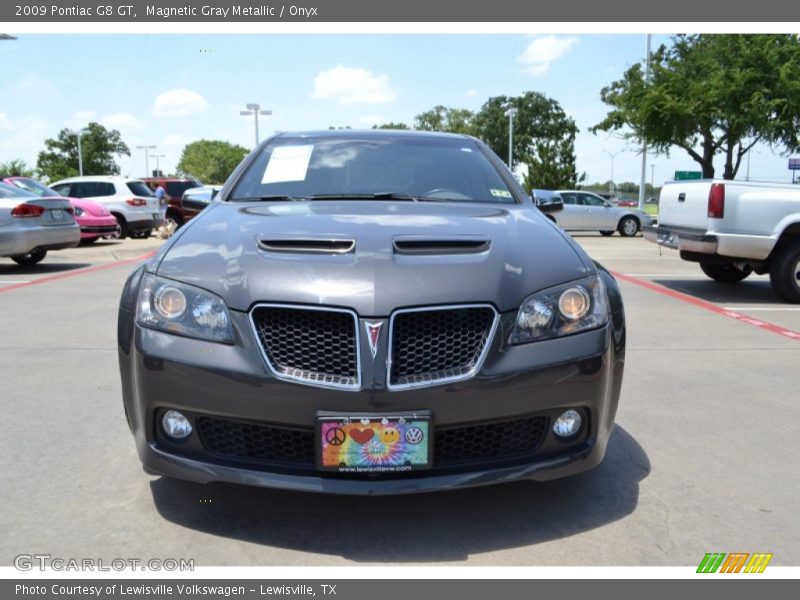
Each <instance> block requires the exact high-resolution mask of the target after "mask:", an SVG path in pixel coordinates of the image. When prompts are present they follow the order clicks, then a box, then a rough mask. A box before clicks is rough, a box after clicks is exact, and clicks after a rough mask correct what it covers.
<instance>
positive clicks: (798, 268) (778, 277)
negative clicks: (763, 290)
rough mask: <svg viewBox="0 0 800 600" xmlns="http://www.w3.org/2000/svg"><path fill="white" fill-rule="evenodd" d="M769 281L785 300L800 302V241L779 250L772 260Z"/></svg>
mask: <svg viewBox="0 0 800 600" xmlns="http://www.w3.org/2000/svg"><path fill="white" fill-rule="evenodd" d="M769 282H770V283H771V284H772V289H773V290H775V292H776V293H777V294H778V295H780V296H782V297H783V299H784V300H786V301H788V302H792V303H794V304H798V303H800V242H795V243H794V244H790V245H787V246H784V247H783V248H782V249H781V250H779V251H778V253H777V254H776V255H775V257H774V258H773V259H772V261H771V262H770V267H769Z"/></svg>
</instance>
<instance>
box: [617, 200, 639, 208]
mask: <svg viewBox="0 0 800 600" xmlns="http://www.w3.org/2000/svg"><path fill="white" fill-rule="evenodd" d="M614 205H615V206H621V207H622V208H637V207H638V206H639V201H638V200H627V199H626V198H620V199H618V200H617V201H616V202H614Z"/></svg>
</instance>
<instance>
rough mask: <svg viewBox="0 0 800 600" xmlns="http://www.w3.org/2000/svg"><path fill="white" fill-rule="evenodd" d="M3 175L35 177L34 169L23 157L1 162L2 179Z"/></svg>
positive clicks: (0, 172) (0, 175)
mask: <svg viewBox="0 0 800 600" xmlns="http://www.w3.org/2000/svg"><path fill="white" fill-rule="evenodd" d="M3 177H33V169H29V168H28V165H27V164H26V163H25V161H24V160H22V159H21V158H15V159H13V160H10V161H8V162H4V163H0V179H2V178H3Z"/></svg>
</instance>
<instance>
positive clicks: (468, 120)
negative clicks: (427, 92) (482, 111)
mask: <svg viewBox="0 0 800 600" xmlns="http://www.w3.org/2000/svg"><path fill="white" fill-rule="evenodd" d="M474 119H475V113H473V112H472V111H471V110H467V109H466V108H449V107H447V106H442V105H438V106H434V107H433V108H432V109H431V110H426V111H425V112H423V113H420V114H418V115H417V116H416V117H414V129H420V130H422V131H445V132H447V133H466V134H468V135H472V134H473V133H474V129H473V120H474Z"/></svg>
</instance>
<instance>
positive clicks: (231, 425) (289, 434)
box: [197, 417, 314, 466]
mask: <svg viewBox="0 0 800 600" xmlns="http://www.w3.org/2000/svg"><path fill="white" fill-rule="evenodd" d="M197 428H198V433H199V434H200V441H201V442H202V444H203V447H205V449H206V450H208V451H209V452H213V453H214V454H219V455H222V456H225V457H228V458H235V459H239V460H247V461H265V462H269V463H290V464H297V465H309V466H313V465H314V433H313V432H312V431H311V430H309V429H292V428H288V427H279V426H276V425H266V424H264V423H246V422H242V421H229V420H227V419H218V418H215V417H200V418H198V419H197Z"/></svg>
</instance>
